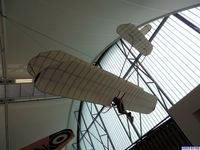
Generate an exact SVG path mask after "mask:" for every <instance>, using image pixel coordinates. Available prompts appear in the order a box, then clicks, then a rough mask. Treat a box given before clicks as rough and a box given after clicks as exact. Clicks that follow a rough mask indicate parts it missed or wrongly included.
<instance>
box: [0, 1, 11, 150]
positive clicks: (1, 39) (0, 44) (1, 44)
mask: <svg viewBox="0 0 200 150" xmlns="http://www.w3.org/2000/svg"><path fill="white" fill-rule="evenodd" d="M0 5H1V7H0V13H1V14H0V15H1V16H0V25H1V28H0V30H1V33H0V48H1V49H0V52H1V63H2V81H3V84H4V93H5V99H4V106H5V107H4V111H5V139H6V150H9V132H8V100H7V99H6V81H7V69H6V54H5V53H6V51H5V50H6V41H5V40H6V34H5V18H4V16H5V10H4V9H5V5H4V1H3V0H1V2H0Z"/></svg>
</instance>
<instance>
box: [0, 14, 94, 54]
mask: <svg viewBox="0 0 200 150" xmlns="http://www.w3.org/2000/svg"><path fill="white" fill-rule="evenodd" d="M2 17H4V18H5V19H6V20H7V21H9V22H11V23H13V24H14V25H16V26H21V27H23V28H24V29H27V30H29V31H32V32H34V33H36V34H38V35H40V36H43V37H45V38H47V39H49V40H51V41H53V42H55V43H57V44H59V45H62V46H64V47H66V48H69V49H71V50H73V51H76V52H78V53H80V54H82V55H84V56H87V57H88V58H93V57H92V56H90V55H87V54H86V53H84V52H82V51H80V50H78V49H76V48H73V47H72V46H70V45H68V44H66V43H63V42H61V41H59V40H57V39H55V38H53V37H51V36H49V35H47V34H45V33H42V32H40V31H38V30H36V29H34V28H32V27H30V26H27V25H25V24H23V23H20V22H19V21H17V20H15V19H13V18H11V17H8V16H3V15H2Z"/></svg>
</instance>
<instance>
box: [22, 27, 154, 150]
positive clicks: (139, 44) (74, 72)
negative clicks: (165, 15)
mask: <svg viewBox="0 0 200 150" xmlns="http://www.w3.org/2000/svg"><path fill="white" fill-rule="evenodd" d="M150 29H151V26H150V25H146V26H144V27H143V28H142V29H141V30H138V29H137V27H136V26H135V25H133V24H130V23H129V24H122V25H119V26H118V27H117V33H118V34H119V35H120V37H121V38H123V39H124V40H126V41H127V42H129V43H130V44H131V45H132V46H133V47H134V48H135V49H136V50H138V51H139V52H140V53H141V54H142V55H144V56H147V55H149V54H150V53H151V51H152V47H153V46H152V44H151V43H150V42H149V41H148V40H147V39H146V38H145V36H144V35H145V34H147V33H148V32H149V31H150ZM27 70H28V72H29V73H30V74H31V76H32V77H33V79H34V84H35V86H36V87H37V88H38V89H39V90H40V91H42V92H44V93H48V94H50V95H57V96H63V97H67V98H71V99H75V100H80V101H87V102H91V103H95V104H101V105H104V106H117V109H118V112H119V113H120V114H125V115H126V116H127V118H128V119H129V120H130V122H131V123H133V116H132V115H131V113H130V112H127V110H129V111H135V112H139V113H145V114H148V113H151V112H152V111H153V110H154V109H155V106H156V103H157V97H156V96H154V95H152V94H150V93H148V92H146V91H144V90H143V89H142V88H141V87H139V86H137V85H135V84H133V83H131V82H129V81H127V80H124V79H122V78H120V77H118V76H116V75H114V74H112V73H109V72H107V71H105V70H102V69H101V68H98V67H97V66H94V65H92V64H89V63H87V62H85V61H83V60H81V59H79V58H77V57H75V56H73V55H70V54H68V53H66V52H63V51H59V50H53V51H46V52H41V53H39V54H38V55H37V56H35V57H33V58H32V59H31V60H30V61H29V63H28V66H27ZM73 137H74V134H73V132H72V130H70V129H65V130H62V131H59V132H57V133H55V134H52V135H50V136H48V137H46V138H43V139H41V140H39V141H37V142H35V143H33V144H31V145H28V146H26V147H24V148H22V149H21V150H32V149H34V150H37V149H38V150H39V149H44V150H48V149H55V150H60V149H61V148H62V147H63V146H64V145H65V144H67V143H68V142H69V141H70V140H71V139H72V138H73Z"/></svg>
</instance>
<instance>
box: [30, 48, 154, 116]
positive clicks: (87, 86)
mask: <svg viewBox="0 0 200 150" xmlns="http://www.w3.org/2000/svg"><path fill="white" fill-rule="evenodd" d="M27 69H28V72H29V73H30V74H31V75H32V76H33V78H34V79H35V80H34V82H35V86H36V87H37V88H38V89H39V90H40V91H42V92H45V93H48V94H52V95H59V96H64V97H68V98H71V99H76V100H80V101H88V102H92V103H96V104H101V105H105V106H110V105H111V103H112V100H113V98H114V97H117V96H118V95H124V96H123V103H124V107H125V109H127V110H130V111H136V112H141V113H150V112H152V111H153V110H154V108H155V106H156V102H157V98H156V97H155V96H154V95H151V94H149V93H147V92H145V91H144V90H143V89H142V88H140V87H138V86H136V85H134V84H133V83H130V82H128V81H125V80H124V79H121V78H119V77H117V76H115V75H113V74H111V73H109V72H107V71H104V70H102V69H100V68H98V67H96V66H93V65H91V64H89V63H87V62H85V61H83V60H80V59H79V58H76V57H74V56H72V55H69V54H67V53H65V52H62V51H48V52H42V53H40V54H39V55H37V56H36V57H34V58H32V59H31V60H30V62H29V64H28V68H27Z"/></svg>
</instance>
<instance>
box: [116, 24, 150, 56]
mask: <svg viewBox="0 0 200 150" xmlns="http://www.w3.org/2000/svg"><path fill="white" fill-rule="evenodd" d="M149 28H150V27H149V26H146V27H145V28H144V29H143V30H142V32H147V31H148V30H149ZM116 31H117V33H118V34H119V35H120V37H122V38H123V39H125V40H126V41H127V42H129V43H130V44H131V45H132V46H133V47H134V48H135V49H137V50H138V51H139V52H140V53H141V54H142V55H144V56H147V55H149V54H150V53H151V51H152V49H153V46H152V44H151V43H150V42H149V41H148V40H147V39H146V37H145V36H144V34H143V33H142V32H141V31H139V30H138V29H137V27H136V26H135V25H133V24H130V23H129V24H121V25H119V26H118V27H117V30H116Z"/></svg>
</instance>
